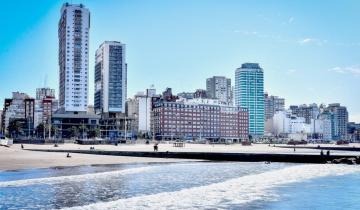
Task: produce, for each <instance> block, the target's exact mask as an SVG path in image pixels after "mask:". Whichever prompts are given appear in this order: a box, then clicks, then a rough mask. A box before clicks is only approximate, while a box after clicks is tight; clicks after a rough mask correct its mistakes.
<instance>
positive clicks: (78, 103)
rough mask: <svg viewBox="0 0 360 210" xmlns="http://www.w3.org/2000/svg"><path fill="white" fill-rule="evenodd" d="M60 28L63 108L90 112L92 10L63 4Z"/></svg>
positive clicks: (69, 110) (60, 71) (60, 94)
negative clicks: (89, 79) (90, 33)
mask: <svg viewBox="0 0 360 210" xmlns="http://www.w3.org/2000/svg"><path fill="white" fill-rule="evenodd" d="M58 27H59V29H58V37H59V67H60V70H59V76H60V78H59V102H60V107H61V108H62V109H63V110H64V111H65V112H86V110H87V105H88V83H89V81H88V78H89V29H90V12H89V10H88V9H87V8H85V7H84V5H82V4H69V3H65V4H63V6H62V8H61V17H60V20H59V26H58Z"/></svg>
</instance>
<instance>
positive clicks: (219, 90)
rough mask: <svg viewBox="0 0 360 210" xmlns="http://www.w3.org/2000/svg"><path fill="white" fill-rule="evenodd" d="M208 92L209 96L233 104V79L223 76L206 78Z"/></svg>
mask: <svg viewBox="0 0 360 210" xmlns="http://www.w3.org/2000/svg"><path fill="white" fill-rule="evenodd" d="M206 94H207V96H208V97H209V98H213V99H219V100H220V101H221V102H224V103H226V104H232V91H231V80H230V79H228V78H226V77H221V76H214V77H211V78H208V79H207V80H206Z"/></svg>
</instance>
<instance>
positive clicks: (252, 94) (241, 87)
mask: <svg viewBox="0 0 360 210" xmlns="http://www.w3.org/2000/svg"><path fill="white" fill-rule="evenodd" d="M235 105H236V106H240V107H243V108H247V109H248V111H249V134H250V135H251V136H252V137H253V138H258V137H261V136H263V135H264V114H265V113H264V71H263V69H262V68H260V66H259V64H258V63H244V64H242V65H241V67H240V68H238V69H236V71H235Z"/></svg>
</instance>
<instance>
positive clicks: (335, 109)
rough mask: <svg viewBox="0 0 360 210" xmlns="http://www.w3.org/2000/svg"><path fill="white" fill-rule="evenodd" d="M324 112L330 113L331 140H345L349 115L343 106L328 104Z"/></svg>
mask: <svg viewBox="0 0 360 210" xmlns="http://www.w3.org/2000/svg"><path fill="white" fill-rule="evenodd" d="M325 111H328V112H330V113H331V115H330V116H331V121H332V138H333V140H346V139H347V138H348V137H347V125H348V122H349V114H348V111H347V108H346V107H345V106H341V105H340V104H339V103H333V104H329V105H328V106H327V107H326V108H325Z"/></svg>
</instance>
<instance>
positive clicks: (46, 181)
mask: <svg viewBox="0 0 360 210" xmlns="http://www.w3.org/2000/svg"><path fill="white" fill-rule="evenodd" d="M154 167H155V166H147V167H138V168H130V169H123V170H116V171H108V172H99V173H89V174H81V175H71V176H58V177H46V178H36V179H23V180H15V181H5V182H0V187H22V186H27V185H35V184H59V183H64V182H81V181H84V180H89V179H108V178H111V177H116V176H119V175H127V174H136V173H141V172H144V171H148V170H150V169H152V168H154Z"/></svg>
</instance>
